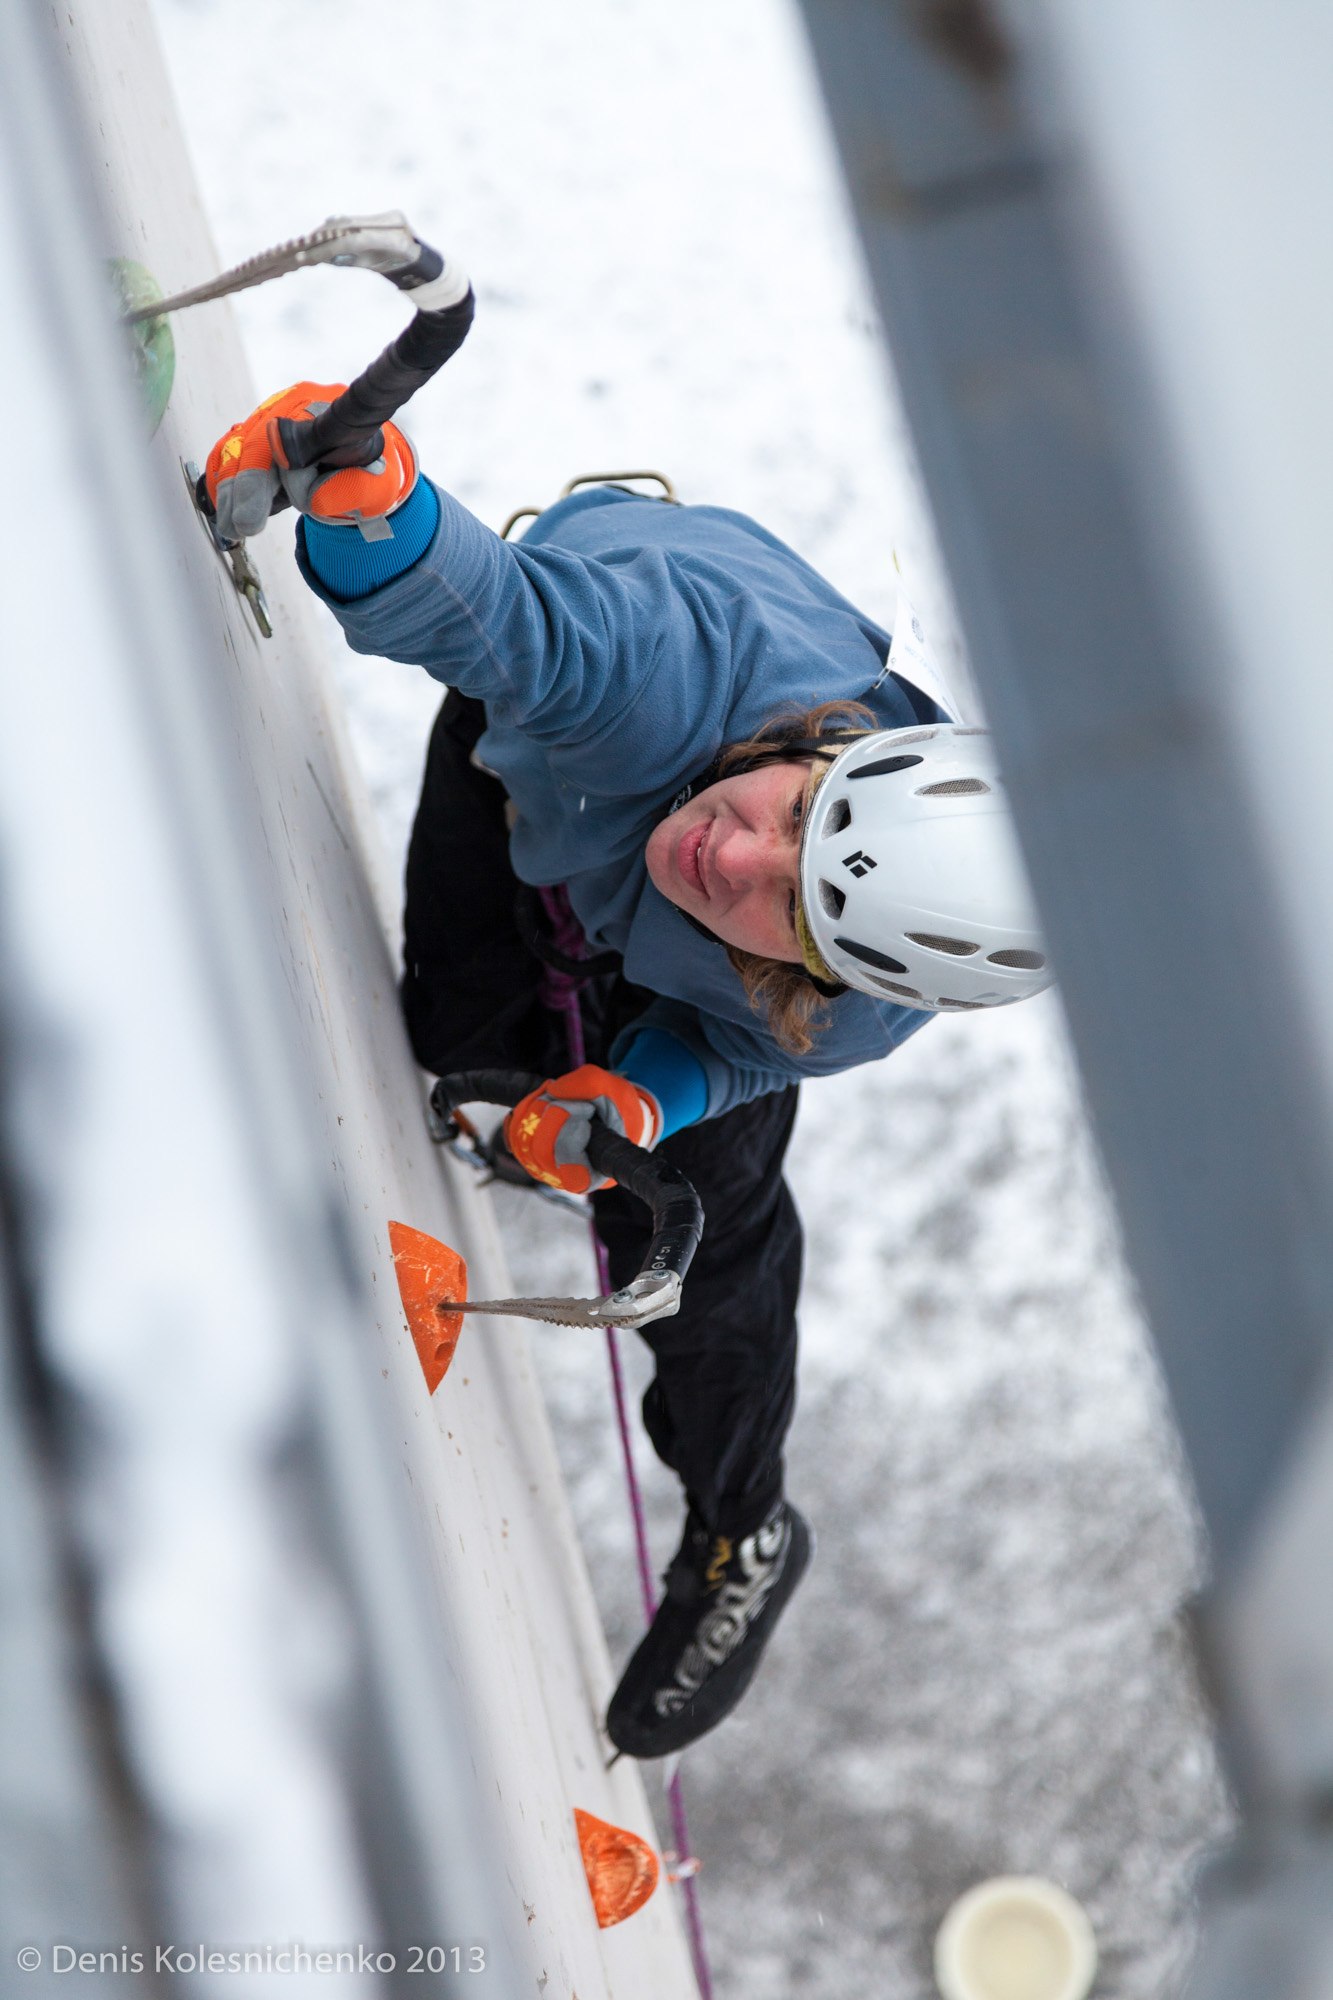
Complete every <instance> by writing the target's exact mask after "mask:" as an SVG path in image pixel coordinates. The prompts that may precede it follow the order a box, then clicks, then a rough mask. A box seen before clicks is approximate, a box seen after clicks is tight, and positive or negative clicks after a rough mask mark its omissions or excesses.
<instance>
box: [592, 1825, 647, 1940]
mask: <svg viewBox="0 0 1333 2000" xmlns="http://www.w3.org/2000/svg"><path fill="white" fill-rule="evenodd" d="M574 1824H575V1826H576V1827H577V1828H578V1835H579V1848H580V1850H581V1852H582V1855H583V1870H584V1873H585V1874H586V1875H587V1877H588V1887H589V1889H590V1890H591V1891H592V1907H593V1911H594V1913H595V1915H596V1917H597V1922H598V1924H599V1925H600V1926H601V1928H602V1929H603V1930H606V1929H607V1928H608V1926H609V1925H611V1924H623V1923H624V1921H625V1919H626V1917H632V1916H633V1915H634V1912H635V1911H636V1910H641V1909H642V1908H643V1906H644V1904H645V1903H646V1902H647V1901H648V1898H649V1897H650V1896H651V1895H652V1893H653V1890H654V1889H655V1888H656V1887H657V1856H656V1855H655V1854H654V1853H653V1850H652V1848H651V1847H650V1846H649V1845H648V1843H647V1841H646V1840H641V1839H640V1838H639V1836H638V1834H637V1833H629V1832H627V1831H626V1829H625V1828H624V1827H623V1826H612V1825H610V1823H609V1822H608V1821H607V1820H604V1819H595V1818H594V1817H593V1815H592V1813H586V1812H580V1811H579V1808H578V1807H577V1806H575V1808H574Z"/></svg>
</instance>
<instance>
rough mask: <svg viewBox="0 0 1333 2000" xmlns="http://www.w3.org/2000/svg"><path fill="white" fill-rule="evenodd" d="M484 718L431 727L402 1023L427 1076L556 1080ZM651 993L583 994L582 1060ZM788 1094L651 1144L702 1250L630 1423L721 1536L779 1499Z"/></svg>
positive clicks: (788, 1257) (618, 1210) (607, 1236)
mask: <svg viewBox="0 0 1333 2000" xmlns="http://www.w3.org/2000/svg"><path fill="white" fill-rule="evenodd" d="M484 726H485V718H484V714H483V711H482V708H481V704H480V703H479V702H474V701H470V700H467V699H466V698H465V697H463V696H460V695H457V694H452V693H451V694H450V695H448V696H447V697H446V699H445V703H444V706H443V708H442V709H441V710H440V714H439V716H438V718H437V720H436V723H435V727H434V730H433V731H432V734H431V740H430V748H429V750H428V752H427V757H426V772H425V777H424V780H423V782H422V789H421V800H420V803H419V805H418V807H417V816H416V822H415V824H414V826H413V829H412V841H411V846H410V848H409V850H408V859H407V903H406V911H405V915H404V952H403V957H404V973H403V985H402V999H403V1012H404V1015H405V1017H406V1021H407V1028H408V1033H409V1035H410V1037H411V1040H412V1047H413V1050H414V1052H415V1054H416V1058H417V1061H418V1062H419V1063H420V1064H421V1065H422V1067H423V1068H425V1069H428V1070H430V1071H432V1072H433V1073H434V1074H435V1075H437V1076H438V1075H443V1074H444V1073H445V1072H447V1071H449V1070H455V1069H470V1068H473V1067H477V1066H482V1065H495V1066H497V1067H504V1068H516V1069H529V1070H536V1071H538V1072H539V1073H540V1074H541V1075H543V1076H553V1075H559V1074H560V1073H561V1072H562V1071H564V1070H566V1069H568V1067H569V1057H568V1051H567V1048H566V1046H565V1039H564V1024H563V1022H562V1021H560V1020H559V1019H558V1018H556V1017H555V1016H553V1015H552V1014H551V1013H550V1012H549V1011H548V1010H547V1009H546V1008H545V1007H544V1006H543V1005H542V1004H541V1000H540V998H539V994H538V987H539V983H540V977H541V965H540V962H539V960H538V959H537V957H536V956H535V955H534V953H533V952H532V951H531V949H530V948H529V946H528V945H527V944H525V943H524V941H523V937H522V935H521V931H520V926H519V923H518V922H517V920H516V917H515V904H516V900H517V897H518V893H519V885H518V883H517V881H516V879H515V877H514V873H513V870H512V868H511V867H510V864H509V841H508V833H507V828H506V823H505V795H504V791H503V789H502V787H501V786H500V785H499V783H498V782H497V781H496V780H495V779H494V778H492V777H490V776H489V775H488V774H487V773H485V772H484V771H479V770H477V769H476V767H475V766H474V765H473V764H472V762H471V751H472V748H473V746H474V745H475V743H476V741H477V738H478V736H479V735H480V733H481V730H482V729H483V727H484ZM651 997H652V996H651V994H648V993H645V992H643V991H642V990H641V989H638V988H635V987H632V986H630V985H629V984H628V983H627V982H626V981H625V980H624V979H622V978H619V977H616V976H615V975H611V976H607V977H602V978H600V979H597V980H591V981H589V983H588V985H587V986H585V988H584V989H583V992H582V994H581V996H580V998H581V1006H582V1012H583V1017H584V1032H585V1039H586V1044H587V1053H588V1060H589V1061H590V1062H604V1061H605V1060H606V1056H607V1052H608V1050H609V1048H610V1045H611V1042H612V1041H613V1040H614V1038H615V1036H616V1034H617V1033H619V1031H620V1029H621V1028H622V1027H624V1026H625V1025H626V1024H627V1023H628V1022H629V1021H630V1020H632V1019H633V1018H634V1016H635V1014H637V1013H639V1012H641V1011H642V1009H643V1008H644V1007H645V1006H646V1005H647V1004H648V1002H649V1001H650V999H651ZM795 1117H796V1088H795V1086H794V1085H792V1086H791V1087H789V1088H788V1089H786V1090H782V1091H777V1092H774V1093H771V1094H769V1095H767V1096H764V1097H758V1098H754V1099H752V1100H751V1102H750V1103H748V1104H742V1105H739V1106H737V1108H736V1109H735V1110H733V1111H727V1112H724V1113H723V1114H722V1115H721V1116H720V1117H718V1118H709V1119H706V1120H704V1122H703V1123H701V1124H699V1125H693V1126H689V1127H687V1128H686V1129H685V1130H684V1131H682V1132H677V1133H674V1134H673V1135H672V1136H671V1137H670V1138H669V1139H666V1140H664V1141H663V1144H662V1151H663V1152H664V1153H665V1154H666V1156H667V1157H668V1158H669V1159H671V1160H672V1161H674V1163H675V1164H676V1165H677V1166H678V1167H679V1168H680V1169H681V1171H682V1172H683V1173H685V1174H688V1176H689V1178H690V1179H691V1181H693V1183H694V1185H695V1187H696V1188H697V1189H698V1191H699V1196H700V1199H701V1200H702V1202H703V1206H704V1218H705V1227H704V1236H703V1241H702V1243H701V1244H700V1246H699V1250H698V1252H697V1254H696V1256H695V1259H694V1262H693V1264H692V1265H691V1267H690V1271H689V1275H688V1277H687V1278H686V1281H685V1287H684V1293H683V1297H682V1301H681V1309H680V1312H679V1313H678V1314H677V1315H676V1317H675V1318H674V1319H664V1320H655V1321H654V1322H652V1324H650V1325H649V1326H647V1327H645V1328H644V1329H643V1330H642V1334H641V1338H642V1339H643V1340H645V1341H646V1342H647V1344H648V1346H649V1347H650V1348H651V1349H652V1351H653V1354H654V1356H655V1358H656V1363H657V1369H656V1376H655V1379H654V1381H653V1382H652V1384H651V1386H650V1387H649V1389H648V1392H647V1394H646V1395H645V1397H644V1399H643V1417H644V1423H645V1425H646V1427H647V1431H648V1435H649V1437H650V1438H651V1439H652V1442H653V1446H654V1449H655V1450H656V1452H657V1454H658V1456H659V1458H661V1459H662V1460H663V1461H664V1463H665V1464H667V1465H669V1466H670V1467H671V1468H672V1470H673V1471H674V1472H676V1473H677V1474H678V1475H679V1477H680V1479H681V1481H682V1482H683V1484H684V1487H685V1491H686V1494H687V1496H688V1498H689V1500H690V1501H691V1503H692V1504H693V1506H694V1507H696V1508H697V1509H698V1511H699V1513H700V1514H701V1515H702V1517H703V1519H704V1521H705V1522H706V1523H707V1524H708V1526H709V1527H710V1528H712V1529H713V1530H715V1531H716V1532H719V1533H723V1534H728V1535H732V1536H738V1535H742V1534H744V1533H746V1532H748V1530H749V1529H750V1528H752V1527H755V1526H757V1525H758V1523H759V1522H760V1521H762V1520H763V1518H764V1517H765V1515H766V1514H767V1513H768V1511H769V1509H770V1508H771V1507H772V1505H773V1502H774V1501H775V1500H776V1499H777V1498H778V1496H779V1495H780V1493H781V1491H782V1444H783V1439H784V1438H785V1436H786V1433H787V1429H788V1426H789V1425H790V1423H791V1419H792V1411H793V1409H794V1407H795V1395H796V1388H795V1382H796V1296H797V1292H798V1290H799V1288H800V1281H801V1225H800V1221H799V1218H798V1216H797V1213H796V1208H795V1204H794V1203H793V1201H792V1198H791V1191H790V1189H789V1188H788V1187H787V1184H786V1182H785V1180H784V1179H783V1177H782V1162H783V1157H784V1155H785V1153H786V1150H787V1142H788V1140H789V1139H790V1137H791V1130H792V1125H793V1123H794V1121H795ZM593 1204H594V1212H595V1216H596V1222H597V1230H598V1233H599V1235H600V1236H601V1238H602V1241H603V1242H604V1243H605V1245H606V1248H607V1252H608V1255H609V1257H610V1263H611V1277H612V1281H613V1283H614V1284H615V1285H622V1284H625V1283H627V1282H628V1281H629V1279H630V1278H632V1277H633V1276H634V1275H635V1273H636V1272H637V1271H638V1269H639V1267H640V1265H641V1263H642V1261H643V1257H644V1253H645V1251H646V1249H647V1245H648V1240H649V1234H650V1231H649V1224H648V1216H647V1211H646V1210H645V1209H644V1208H643V1206H642V1204H641V1203H639V1202H637V1201H635V1200H634V1198H633V1197H632V1196H630V1195H627V1194H626V1193H625V1192H624V1190H623V1189H621V1188H618V1187H613V1188H608V1189H607V1190H606V1191H605V1192H604V1193H602V1194H599V1195H596V1196H594V1198H593Z"/></svg>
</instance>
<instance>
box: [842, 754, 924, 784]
mask: <svg viewBox="0 0 1333 2000" xmlns="http://www.w3.org/2000/svg"><path fill="white" fill-rule="evenodd" d="M924 762H925V758H924V757H916V756H911V757H876V758H875V759H874V761H873V762H872V763H869V764H862V765H861V766H860V767H859V769H857V770H855V771H849V772H848V773H847V782H848V784H851V782H852V781H853V779H855V778H887V777H888V776H889V775H890V773H891V772H893V771H910V770H911V768H912V766H913V764H924Z"/></svg>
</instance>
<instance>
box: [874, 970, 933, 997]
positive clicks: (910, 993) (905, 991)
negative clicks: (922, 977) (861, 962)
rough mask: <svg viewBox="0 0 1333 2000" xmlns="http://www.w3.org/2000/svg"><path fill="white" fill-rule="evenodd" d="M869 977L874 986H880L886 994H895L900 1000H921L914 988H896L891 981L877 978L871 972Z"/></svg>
mask: <svg viewBox="0 0 1333 2000" xmlns="http://www.w3.org/2000/svg"><path fill="white" fill-rule="evenodd" d="M870 977H871V978H872V979H873V980H874V981H875V984H876V986H882V987H883V988H884V991H885V992H886V993H896V994H897V996H898V998H899V999H900V1000H919V999H920V998H921V995H920V994H919V993H918V992H917V990H916V988H915V986H897V985H895V984H894V982H893V980H892V979H880V978H877V977H876V975H875V974H874V973H873V972H872V973H871V975H870Z"/></svg>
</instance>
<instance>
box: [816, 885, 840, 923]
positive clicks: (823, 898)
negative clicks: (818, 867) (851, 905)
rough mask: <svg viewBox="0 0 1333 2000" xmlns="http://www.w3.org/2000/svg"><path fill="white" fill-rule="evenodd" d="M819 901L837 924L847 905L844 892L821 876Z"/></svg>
mask: <svg viewBox="0 0 1333 2000" xmlns="http://www.w3.org/2000/svg"><path fill="white" fill-rule="evenodd" d="M819 900H820V902H821V903H822V904H823V906H824V910H825V913H826V914H827V915H828V916H830V917H832V919H833V921H834V923H837V921H838V919H839V917H840V916H841V915H842V913H843V910H844V909H845V908H846V905H847V898H846V897H845V896H844V895H843V893H842V890H841V889H838V888H835V887H834V885H833V883H832V882H826V881H825V880H824V879H823V877H822V876H821V877H820V881H819Z"/></svg>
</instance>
